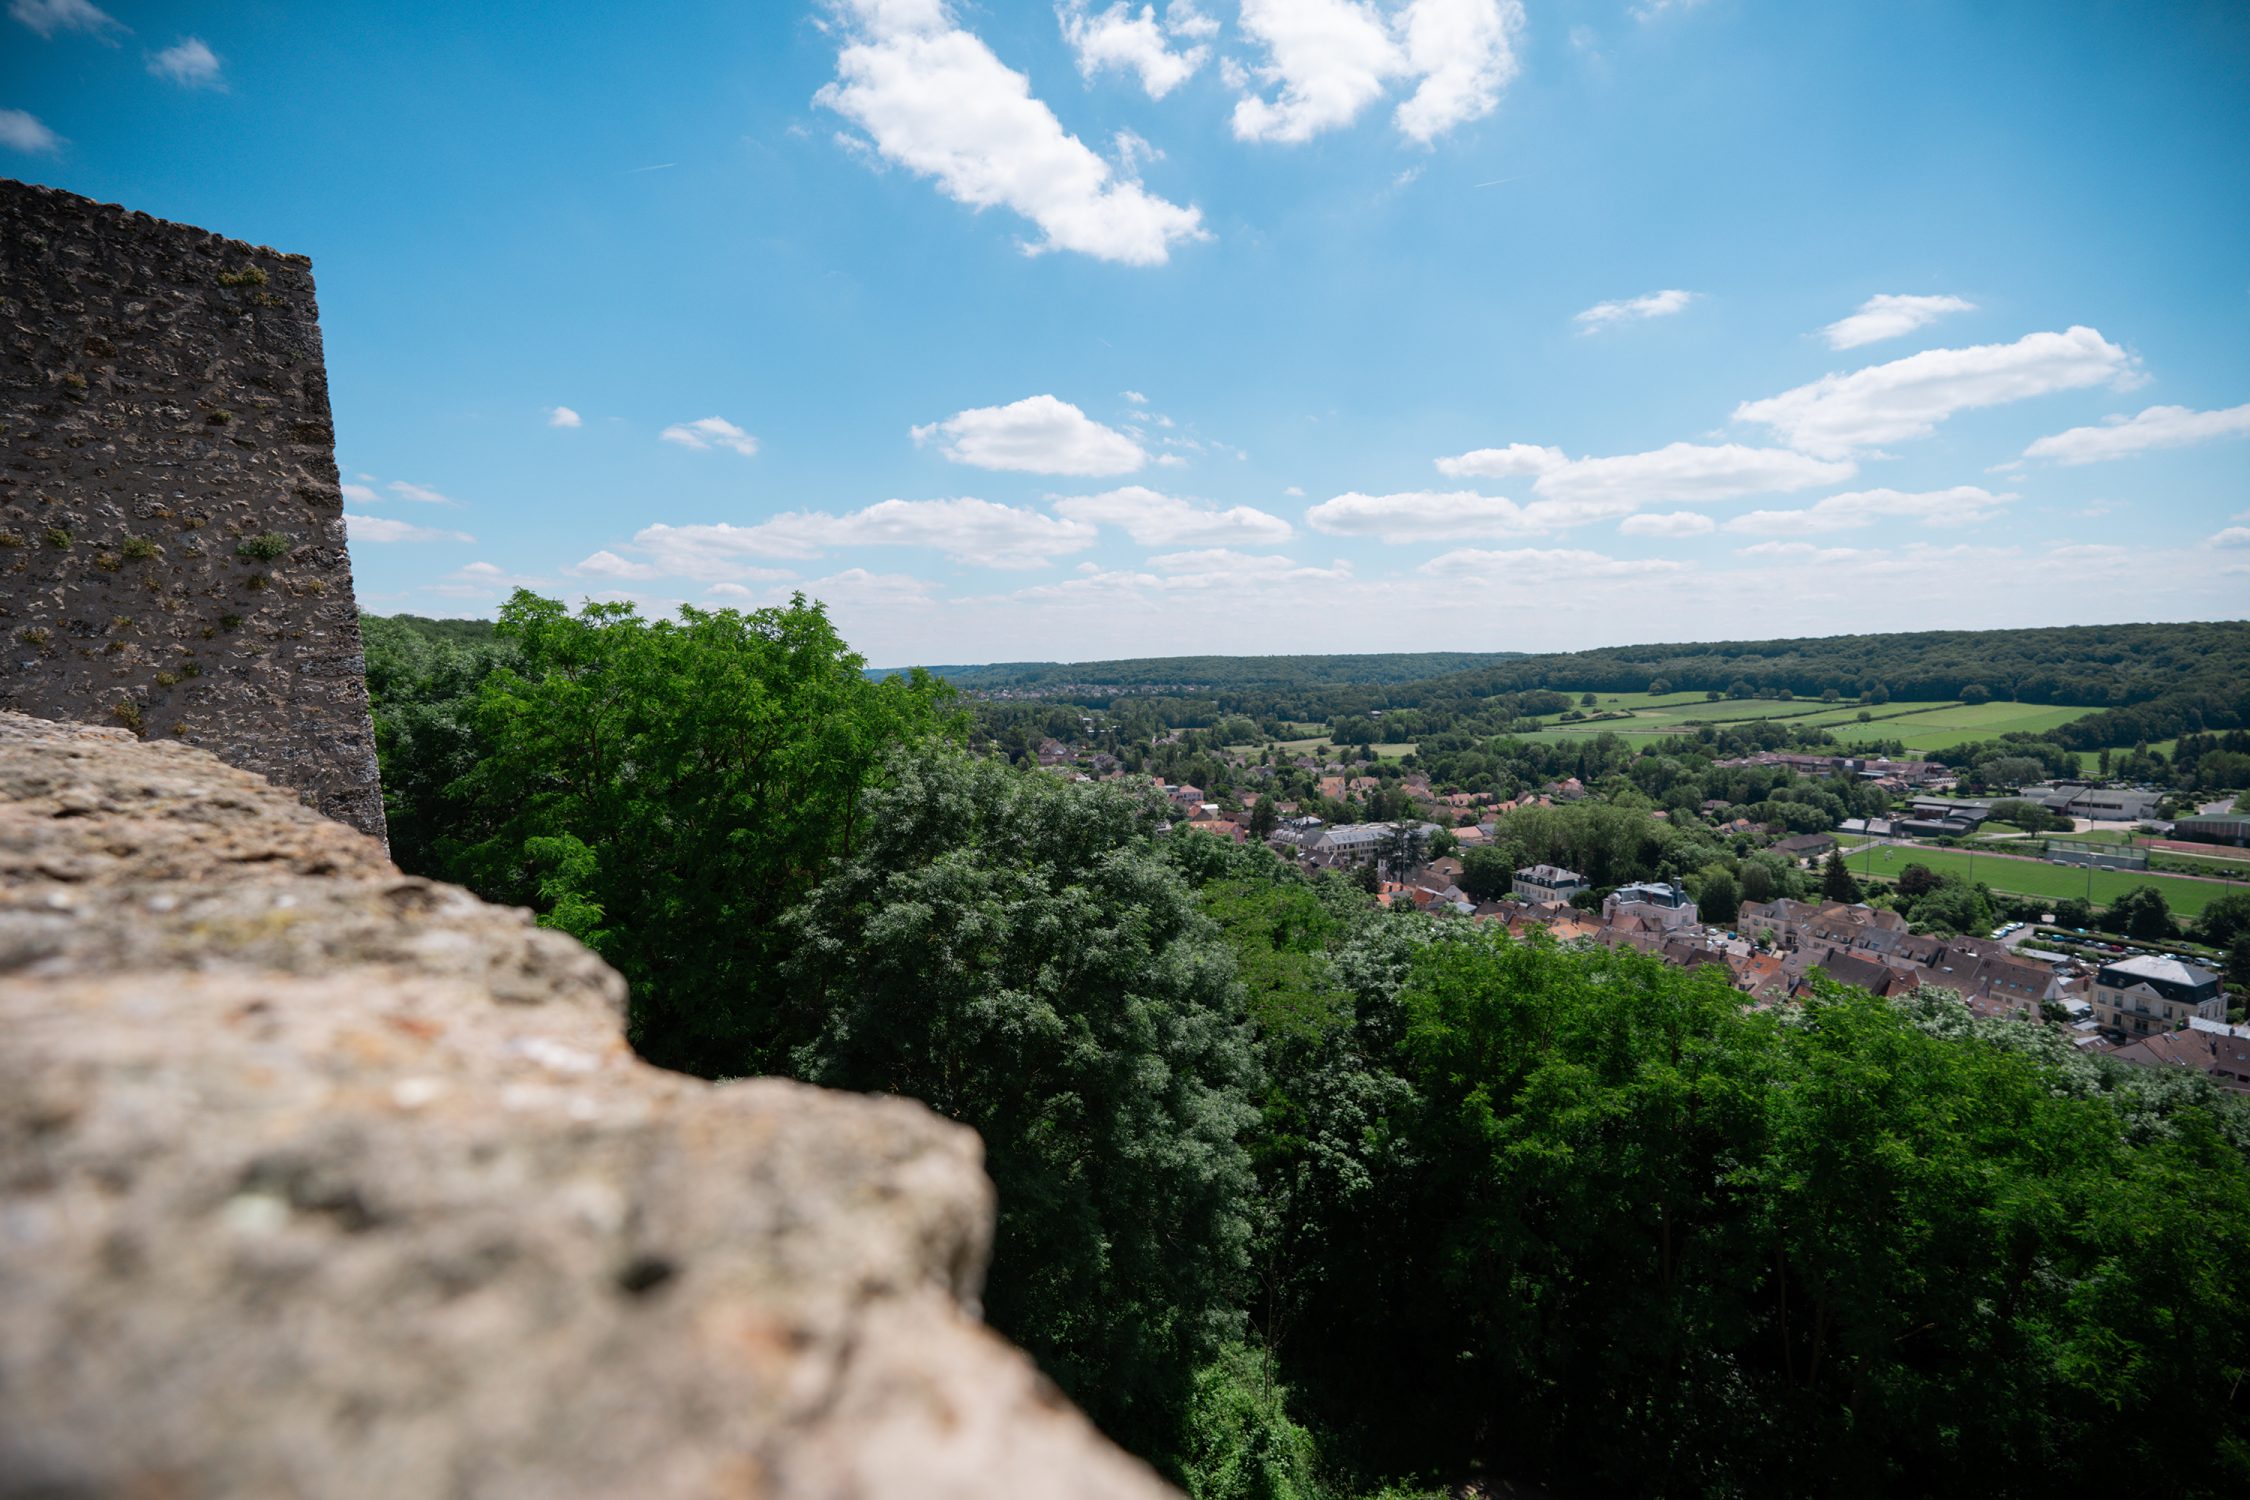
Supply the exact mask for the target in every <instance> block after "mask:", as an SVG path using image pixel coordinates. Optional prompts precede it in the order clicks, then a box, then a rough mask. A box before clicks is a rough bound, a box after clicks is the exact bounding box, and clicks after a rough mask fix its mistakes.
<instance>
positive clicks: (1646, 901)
mask: <svg viewBox="0 0 2250 1500" xmlns="http://www.w3.org/2000/svg"><path fill="white" fill-rule="evenodd" d="M1620 917H1639V918H1640V919H1641V920H1642V922H1643V923H1648V922H1654V923H1655V924H1656V925H1657V926H1659V927H1661V928H1663V929H1664V930H1665V931H1666V932H1670V931H1671V930H1672V929H1673V928H1675V927H1693V926H1694V925H1695V922H1696V911H1695V902H1694V901H1693V900H1691V899H1690V898H1689V896H1688V893H1687V892H1686V891H1683V890H1681V889H1680V888H1679V887H1678V886H1676V885H1671V884H1667V883H1666V882H1664V881H1660V880H1644V881H1640V882H1638V883H1636V884H1633V885H1621V886H1619V887H1618V888H1617V889H1616V890H1614V891H1611V892H1610V893H1609V894H1608V895H1607V896H1604V897H1603V898H1602V920H1603V921H1604V922H1611V923H1614V922H1616V921H1617V919H1618V918H1620Z"/></svg>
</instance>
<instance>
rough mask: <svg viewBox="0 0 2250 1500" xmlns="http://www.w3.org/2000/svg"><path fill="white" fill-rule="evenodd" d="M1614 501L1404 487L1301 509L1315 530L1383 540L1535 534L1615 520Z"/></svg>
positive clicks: (1346, 496)
mask: <svg viewBox="0 0 2250 1500" xmlns="http://www.w3.org/2000/svg"><path fill="white" fill-rule="evenodd" d="M1631 509H1632V506H1631V505H1630V504H1627V505H1625V506H1624V508H1623V509H1622V510H1621V509H1619V508H1617V506H1615V505H1614V504H1606V503H1603V502H1599V501H1596V502H1591V503H1589V502H1583V501H1576V500H1535V501H1533V502H1532V503H1530V504H1529V505H1518V504H1517V503H1516V502H1515V501H1513V500H1510V499H1508V498H1506V497H1505V496H1501V495H1480V494H1478V493H1476V492H1475V491H1473V490H1408V491H1403V492H1400V493H1397V494H1389V495H1363V494H1360V493H1358V492H1357V491H1354V492H1352V493H1350V494H1344V495H1338V496H1336V497H1334V498H1333V499H1329V500H1323V501H1321V502H1320V503H1319V504H1318V505H1316V506H1314V507H1313V508H1312V509H1310V510H1308V511H1306V512H1305V520H1306V522H1307V523H1308V524H1309V525H1310V526H1311V527H1312V528H1313V529H1314V530H1315V531H1324V532H1327V533H1328V534H1329V535H1331V536H1372V537H1375V538H1377V539H1378V540H1380V541H1384V542H1394V543H1396V542H1444V541H1466V540H1473V539H1475V538H1479V537H1515V536H1539V535H1544V534H1545V533H1548V532H1552V531H1561V530H1566V529H1568V528H1570V527H1572V526H1582V525H1584V524H1586V523H1587V522H1589V521H1604V520H1614V519H1616V518H1617V517H1618V516H1620V515H1622V514H1625V513H1626V512H1627V511H1630V510H1631Z"/></svg>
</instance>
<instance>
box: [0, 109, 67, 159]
mask: <svg viewBox="0 0 2250 1500" xmlns="http://www.w3.org/2000/svg"><path fill="white" fill-rule="evenodd" d="M0 146H6V147H7V148H8V149H9V150H11V151H21V152H24V153H25V154H27V155H32V156H44V155H47V154H50V153H52V152H55V151H59V150H61V149H62V137H61V136H59V135H57V134H55V133H54V132H53V131H52V130H49V129H48V128H47V127H46V126H45V125H44V124H42V123H41V122H40V120H39V117H38V116H36V115H34V114H32V113H30V112H29V111H28V110H21V109H0Z"/></svg>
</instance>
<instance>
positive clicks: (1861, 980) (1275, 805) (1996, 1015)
mask: <svg viewBox="0 0 2250 1500" xmlns="http://www.w3.org/2000/svg"><path fill="white" fill-rule="evenodd" d="M1038 760H1039V764H1040V765H1041V766H1043V767H1045V768H1047V769H1049V770H1053V771H1057V772H1060V773H1063V774H1066V775H1070V776H1072V777H1074V778H1080V779H1088V780H1111V781H1120V782H1126V783H1139V784H1144V785H1148V786H1149V787H1150V788H1151V789H1152V790H1153V791H1154V792H1156V793H1158V794H1159V795H1161V796H1162V797H1163V798H1164V800H1165V801H1166V803H1167V804H1169V806H1170V808H1171V809H1172V810H1173V813H1174V814H1175V816H1174V818H1173V824H1174V826H1175V827H1178V828H1181V829H1185V830H1190V831H1193V832H1196V833H1199V834H1203V835H1207V836H1210V837H1215V838H1221V839H1225V840H1228V841H1230V842H1233V843H1237V844H1244V843H1253V842H1262V843H1263V844H1264V845H1265V847H1267V848H1269V849H1271V850H1272V851H1273V852H1274V853H1275V854H1276V855H1277V856H1279V857H1281V858H1283V859H1285V860H1288V861H1290V862H1292V863H1294V864H1296V865H1298V866H1299V867H1300V868H1302V869H1304V870H1305V871H1306V872H1308V873H1320V872H1334V873H1337V874H1342V875H1348V876H1350V877H1352V878H1354V879H1356V880H1358V881H1359V883H1361V884H1362V885H1363V886H1364V887H1365V888H1366V889H1368V890H1369V891H1370V892H1371V893H1372V895H1373V896H1374V898H1375V900H1376V901H1377V902H1378V903H1380V904H1381V905H1383V906H1385V907H1390V908H1397V907H1401V906H1404V907H1409V908H1411V909H1413V910H1415V911H1418V912H1424V913H1428V914H1430V915H1432V916H1436V917H1441V918H1448V919H1454V920H1461V921H1467V922H1472V923H1480V924H1496V925H1498V926H1500V927H1502V928H1504V929H1505V930H1507V931H1508V932H1509V933H1510V934H1511V935H1514V936H1518V937H1525V936H1530V935H1532V934H1537V935H1539V936H1540V937H1542V938H1544V939H1546V940H1549V941H1554V942H1560V943H1585V944H1592V945H1599V946H1602V947H1610V948H1631V949H1634V950H1636V951H1638V952H1641V953H1645V954H1648V955H1650V956H1652V957H1654V958H1657V959H1660V960H1662V961H1663V962H1665V963H1667V964H1671V965H1674V966H1676V967H1679V968H1683V969H1691V970H1693V969H1706V968H1708V969H1713V970H1716V971H1717V972H1718V973H1720V974H1721V975H1723V976H1724V978H1725V982H1726V983H1727V984H1728V985H1729V986H1730V987H1731V988H1733V989H1734V990H1736V991H1738V992H1739V993H1740V994H1741V995H1742V996H1743V1002H1744V1004H1745V1005H1747V1006H1750V1007H1752V1008H1759V1009H1770V1008H1774V1007H1779V1006H1785V1005H1789V1004H1792V1003H1795V1002H1798V1001H1801V1000H1802V999H1804V998H1805V997H1806V996H1808V995H1810V994H1811V993H1813V990H1814V987H1815V983H1816V980H1817V979H1822V978H1824V979H1826V980H1827V981H1831V982H1834V983H1837V984H1845V985H1851V986H1855V987H1857V988H1859V989H1862V990H1865V991H1867V992H1868V993H1870V994H1872V995H1875V996H1878V997H1882V998H1894V999H1904V998H1909V997H1912V996H1915V995H1916V994H1918V993H1920V992H1922V991H1924V990H1936V991H1947V992H1951V993H1952V994H1955V995H1957V996H1959V998H1960V1000H1961V1002H1962V1003H1963V1004H1964V1005H1966V1006H1967V1007H1968V1009H1969V1011H1970V1012H1971V1013H1972V1014H1973V1015H1975V1016H1978V1017H1981V1018H1984V1019H1987V1020H2005V1021H2013V1022H2019V1023H2023V1024H2028V1025H2038V1026H2049V1027H2053V1028H2055V1029H2056V1030H2057V1031H2059V1032H2060V1033H2061V1034H2062V1035H2064V1036H2065V1037H2066V1038H2067V1039H2068V1041H2069V1043H2070V1045H2071V1046H2072V1047H2073V1048H2075V1049H2077V1050H2078V1051H2080V1052H2081V1053H2084V1054H2089V1055H2104V1056H2108V1057H2112V1058H2114V1059H2115V1060H2116V1061H2117V1062H2119V1063H2123V1064H2127V1065H2131V1066H2138V1067H2148V1068H2183V1069H2189V1070H2192V1071H2194V1072H2198V1073H2201V1074H2204V1075H2206V1076H2208V1077H2209V1078H2210V1079H2211V1080H2212V1081H2213V1082H2214V1083H2216V1084H2218V1085H2220V1086H2221V1087H2224V1088H2227V1089H2230V1090H2232V1091H2235V1092H2238V1093H2244V1094H2250V1024H2240V1023H2230V1022H2229V1020H2228V1005H2229V998H2230V997H2229V994H2228V991H2227V988H2226V987H2225V985H2224V984H2222V982H2221V979H2220V977H2219V975H2218V974H2216V973H2214V972H2213V971H2211V970H2210V969H2208V968H2205V967H2202V966H2201V965H2199V964H2197V963H2194V962H2191V961H2189V960H2188V959H2185V958H2183V957H2180V956H2177V955H2174V954H2170V953H2166V952H2164V951H2161V949H2160V948H2140V947H2125V946H2120V945H2116V944H2109V943H2103V942H2098V941H2096V942H2089V943H2084V944H2073V945H2071V946H2070V948H2069V949H2068V950H2066V951H2053V950H2052V949H2051V948H2050V947H2048V946H2047V945H2044V944H2042V945H2040V946H2037V947H2032V946H2026V943H2027V940H2030V939H2032V938H2034V937H2036V936H2037V935H2038V933H2039V932H2040V930H2041V929H2042V928H2044V927H2046V926H2048V925H2050V924H2052V923H2053V921H2054V917H2053V915H2052V914H2042V915H2043V920H2042V921H2041V922H2039V923H2033V922H2029V921H2016V922H2008V923H2005V924H2003V925H2001V926H1999V927H1997V928H1995V929H1994V930H1992V932H1991V933H1990V934H1989V935H1988V936H1978V935H1974V934H1960V935H1942V934H1934V933H1916V932H1913V931H1911V930H1910V924H1909V922H1908V920H1907V918H1906V917H1905V916H1904V915H1902V914H1901V913H1900V912H1898V911H1894V910H1888V909H1885V908H1884V907H1881V906H1877V905H1872V904H1870V903H1869V902H1867V901H1864V900H1836V899H1827V900H1819V901H1809V900H1797V899H1793V898H1788V897H1779V898H1776V899H1773V900H1770V901H1745V902H1742V903H1740V905H1739V906H1738V908H1737V909H1736V911H1735V913H1734V915H1733V918H1732V920H1731V921H1729V922H1725V923H1721V922H1715V921H1714V922H1706V921H1705V920H1704V919H1703V917H1702V914H1701V913H1700V912H1699V910H1698V907H1697V903H1696V901H1695V899H1694V898H1693V896H1691V895H1690V894H1689V892H1688V891H1687V890H1686V889H1685V888H1684V887H1683V886H1682V885H1681V884H1680V883H1678V882H1676V881H1664V880H1635V881H1629V882H1626V883H1623V884H1619V885H1616V886H1614V887H1612V888H1609V889H1606V890H1604V889H1600V888H1598V887H1597V886H1596V885H1595V883H1594V882H1593V881H1592V880H1590V879H1589V878H1588V877H1587V876H1586V875H1584V874H1581V873H1579V872H1577V871H1573V870H1569V869H1564V868H1560V867H1558V866H1555V865H1548V864H1534V865H1528V866H1525V867H1523V868H1520V869H1517V870H1515V871H1514V875H1513V879H1512V881H1511V882H1510V884H1509V888H1508V891H1507V894H1505V895H1492V894H1486V895H1483V896H1481V897H1480V896H1478V895H1475V894H1472V893H1471V892H1470V891H1469V890H1467V889H1465V888H1464V886H1463V881H1464V879H1465V878H1466V875H1467V867H1466V865H1465V863H1464V858H1465V856H1468V855H1469V854H1470V853H1471V852H1472V851H1474V850H1476V849H1478V848H1480V847H1482V846H1485V845H1486V844H1487V843H1488V841H1490V840H1492V839H1493V837H1494V835H1495V833H1496V831H1497V826H1498V825H1497V820H1498V819H1499V818H1501V817H1504V816H1505V815H1507V814H1509V813H1512V812H1515V811H1517V810H1518V809H1519V808H1526V807H1543V806H1554V805H1556V804H1558V803H1571V802H1576V801H1580V800H1583V799H1585V798H1586V797H1587V796H1588V795H1589V793H1588V791H1587V789H1586V788H1585V787H1584V786H1583V785H1581V784H1580V783H1579V782H1578V781H1577V780H1576V779H1575V778H1568V777H1566V778H1563V779H1561V780H1559V781H1556V782H1553V783H1550V784H1549V785H1547V786H1545V787H1543V788H1542V789H1540V790H1539V791H1537V792H1535V793H1529V794H1526V795H1523V796H1520V797H1518V798H1500V797H1497V796H1494V795H1491V794H1486V793H1471V792H1440V791H1437V790H1435V789H1433V787H1432V785H1431V782H1430V779H1429V778H1428V777H1427V776H1425V775H1420V774H1417V773H1412V772H1409V773H1407V774H1406V775H1405V776H1403V777H1402V778H1399V779H1398V780H1397V781H1395V782H1391V781H1387V780H1385V779H1383V778H1378V777H1375V776H1371V775H1366V774H1354V773H1352V772H1351V771H1350V769H1349V768H1347V767H1345V766H1343V765H1340V764H1333V763H1331V764H1326V765H1318V766H1317V767H1312V768H1314V769H1317V770H1318V771H1319V773H1320V775H1319V779H1318V782H1317V787H1318V792H1319V795H1320V797H1321V798H1322V799H1323V801H1324V802H1328V803H1335V802H1343V801H1346V800H1347V799H1360V798H1366V797H1372V796H1375V795H1378V794H1386V793H1393V794H1403V796H1404V797H1405V798H1406V799H1408V804H1409V806H1410V808H1411V814H1410V815H1409V816H1407V817H1404V818H1392V819H1384V820H1368V821H1361V822H1330V821H1326V820H1323V819H1322V818H1320V817H1317V816H1312V815H1310V814H1307V813H1304V812H1302V811H1301V810H1300V808H1299V806H1298V805H1297V804H1296V803H1293V802H1277V801H1273V800H1271V799H1269V798H1268V797H1267V796H1265V795H1264V794H1262V793H1260V792H1258V791H1251V790H1246V791H1241V792H1239V793H1236V794H1234V795H1233V796H1232V797H1230V798H1229V800H1228V802H1226V803H1221V802H1219V801H1215V800H1212V798H1211V797H1210V796H1208V795H1207V794H1206V792H1205V791H1204V789H1202V788H1200V787H1197V786H1194V785H1189V784H1176V783H1172V782H1168V781H1166V780H1165V779H1164V778H1162V777H1161V776H1153V777H1151V776H1141V775H1137V774H1135V773H1133V772H1130V771H1128V770H1126V769H1125V768H1124V767H1123V766H1122V764H1121V763H1120V762H1119V761H1118V760H1117V759H1116V757H1114V756H1111V755H1107V754H1099V753H1097V754H1094V755H1092V756H1090V757H1087V758H1086V759H1085V760H1084V761H1083V762H1081V761H1080V760H1079V758H1078V757H1077V756H1076V755H1075V754H1074V752H1073V751H1072V750H1071V748H1070V747H1068V746H1066V745H1064V744H1062V743H1061V742H1059V741H1056V740H1052V739H1050V740H1047V741H1046V742H1044V743H1043V744H1041V745H1040V747H1039V753H1038ZM1727 764H1740V765H1763V766H1777V767H1781V768H1784V769H1787V770H1790V771H1793V772H1796V773H1798V774H1800V775H1807V776H1813V777H1825V776H1841V777H1848V778H1852V779H1856V780H1859V781H1863V782H1866V783H1868V784H1871V785H1874V786H1877V787H1879V788H1880V789H1882V790H1884V791H1885V792H1888V793H1890V794H1892V795H1893V796H1894V797H1896V798H1897V799H1898V802H1897V806H1898V813H1897V815H1896V816H1894V817H1892V818H1887V819H1858V820H1846V821H1845V823H1844V825H1843V830H1842V831H1845V832H1847V833H1857V834H1860V835H1864V836H1872V837H1876V838H1884V837H1891V836H1894V835H1898V836H1903V835H1912V834H1922V835H1925V836H1935V837H1949V836H1953V835H1956V834H1959V833H1962V832H1966V831H1970V830H1973V829H1974V828H1975V827H1976V826H1977V825H1978V824H1979V823H1980V822H1981V821H1983V819H1984V817H1985V816H1986V814H1987V813H1988V812H1989V810H1990V807H1991V803H1990V801H1989V800H1984V799H1962V798H1950V797H1947V796H1945V795H1943V794H1944V793H1946V792H1949V791H1951V790H1952V789H1953V787H1954V784H1955V777H1954V773H1953V772H1952V771H1951V770H1950V769H1949V768H1948V767H1946V766H1944V765H1942V764H1939V763H1937V762H1933V761H1912V760H1886V759H1882V758H1861V757H1843V756H1822V755H1808V754H1793V753H1777V752H1760V753H1758V754H1755V755H1751V756H1745V757H1741V758H1739V759H1738V760H1736V761H1734V762H1727ZM1244 769H1245V770H1246V771H1248V772H1249V773H1250V774H1251V776H1252V777H1253V778H1254V777H1255V776H1256V773H1257V772H1258V771H1259V770H1260V769H1261V768H1259V767H1257V766H1254V765H1246V766H1245V767H1244ZM2023 797H2024V798H2025V799H2026V800H2031V801H2034V802H2037V803H2039V804H2040V805H2043V806H2046V807H2048V808H2050V809H2052V810H2053V811H2055V812H2057V813H2070V814H2076V815H2078V816H2081V817H2087V818H2108V819H2128V820H2129V819H2134V818H2145V817H2148V816H2149V815H2151V813H2152V812H2153V811H2154V809H2155V805H2156V802H2157V797H2156V794H2154V793H2152V792H2147V791H2136V790H2132V789H2108V788H2101V787H2095V786H2089V785H2084V784H2079V783H2049V784H2044V785H2038V786H2031V787H2027V788H2025V789H2024V791H2023ZM1723 811H1724V810H1723V808H1722V807H1721V806H1719V805H1717V804H1713V805H1711V806H1708V807H1706V808H1705V812H1706V813H1707V814H1708V815H1710V816H1712V817H1714V818H1717V817H1719V816H1721V815H1722V814H1723ZM1650 816H1652V817H1655V818H1663V817H1665V816H1666V814H1665V813H1663V812H1661V811H1658V812H1654V813H1652V814H1651V815H1650ZM1719 826H1720V828H1721V830H1722V831H1724V832H1727V833H1730V834H1736V835H1752V836H1762V837H1766V838H1768V839H1769V840H1770V841H1769V842H1768V843H1767V844H1766V847H1767V848H1768V849H1769V850H1770V851H1772V852H1773V853H1775V854H1778V855H1782V856H1785V857H1787V858H1788V859H1790V860H1792V861H1795V862H1797V864H1798V865H1799V866H1800V867H1802V868H1804V869H1806V870H1808V871H1809V872H1812V873H1814V874H1815V875H1817V874H1818V872H1819V869H1820V862H1821V861H1822V859H1823V858H1824V857H1830V858H1833V857H1835V856H1836V854H1837V851H1838V848H1839V845H1838V841H1837V838H1836V837H1835V836H1833V835H1831V834H1822V833H1802V834H1790V833H1788V832H1787V831H1786V830H1783V829H1778V828H1775V829H1760V828H1757V827H1755V826H1754V825H1753V824H1751V823H1750V822H1749V820H1747V819H1733V820H1729V821H1727V822H1724V823H1722V824H1720V825H1719ZM2089 847H2090V849H2091V848H2093V847H2094V846H2089ZM2090 857H2091V858H2092V859H2096V860H2112V859H2121V858H2127V857H2129V856H2125V855H2123V854H2122V853H2121V852H2118V851H2110V852H2107V853H2101V852H2096V853H2093V854H2091V856H2090ZM2144 863H2145V859H2144Z"/></svg>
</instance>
